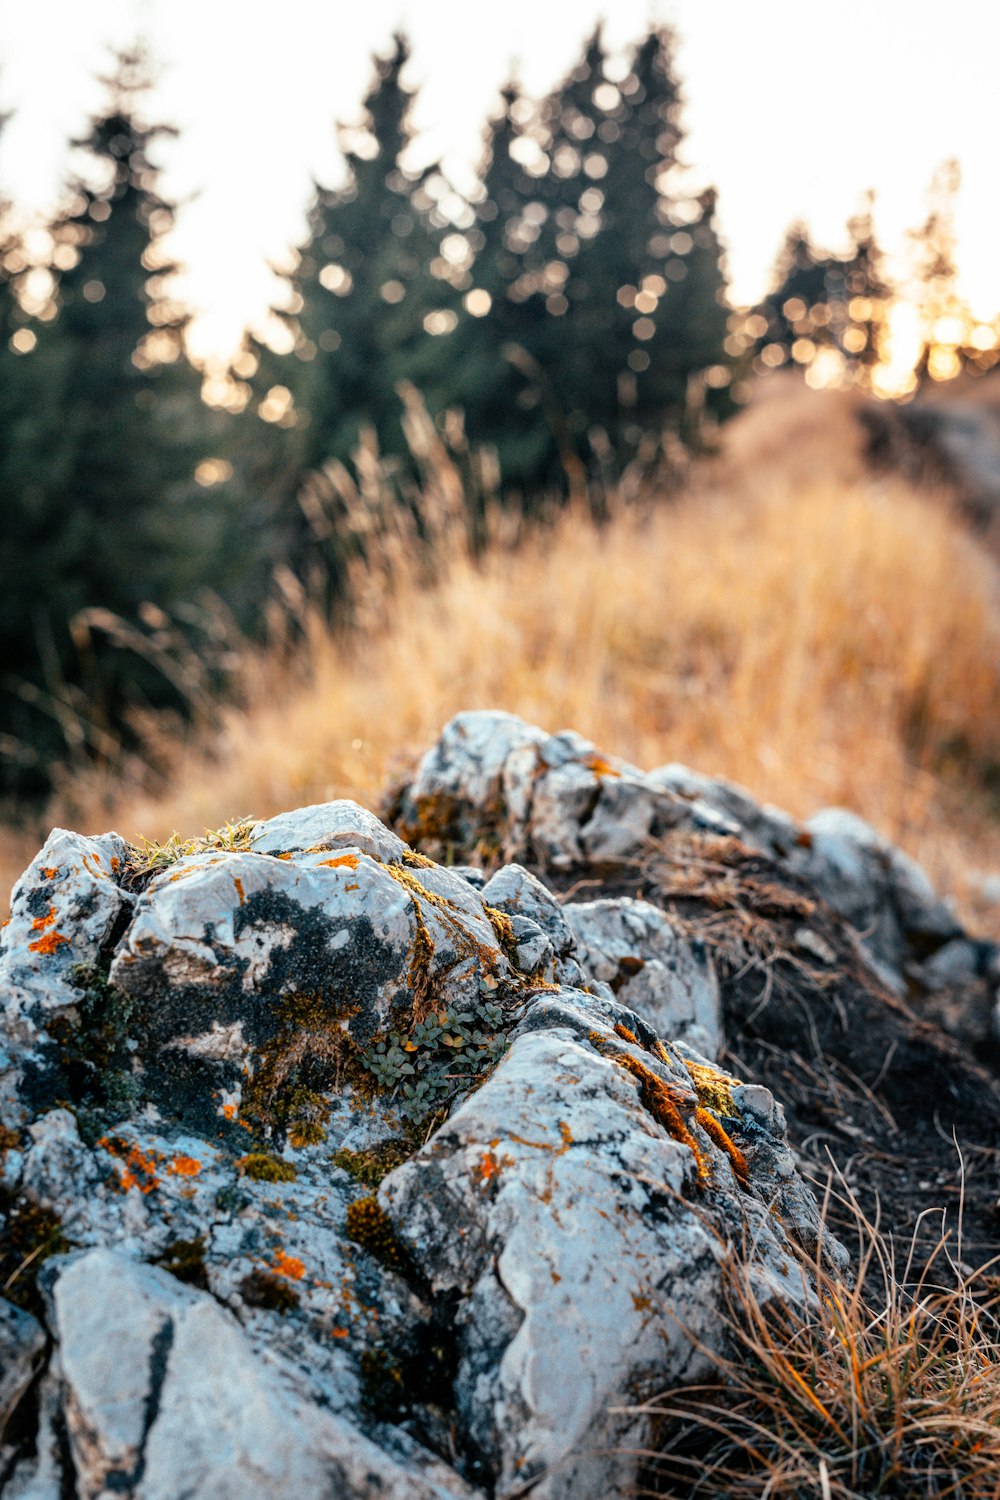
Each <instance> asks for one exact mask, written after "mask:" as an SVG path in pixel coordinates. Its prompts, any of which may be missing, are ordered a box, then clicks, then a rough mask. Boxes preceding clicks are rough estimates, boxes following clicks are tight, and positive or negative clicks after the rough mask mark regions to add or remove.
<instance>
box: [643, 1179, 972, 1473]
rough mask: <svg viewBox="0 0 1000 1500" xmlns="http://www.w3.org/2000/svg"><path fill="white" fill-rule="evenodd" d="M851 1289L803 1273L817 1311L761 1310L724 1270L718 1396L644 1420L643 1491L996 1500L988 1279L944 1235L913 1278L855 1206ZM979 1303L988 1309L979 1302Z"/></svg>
mask: <svg viewBox="0 0 1000 1500" xmlns="http://www.w3.org/2000/svg"><path fill="white" fill-rule="evenodd" d="M853 1213H854V1218H855V1223H856V1226H857V1231H858V1241H859V1244H858V1256H857V1260H856V1263H855V1264H856V1273H857V1274H856V1279H855V1280H854V1281H853V1282H852V1283H850V1284H847V1283H845V1282H843V1281H841V1280H840V1279H838V1278H837V1277H836V1276H835V1275H833V1274H831V1272H830V1271H829V1270H828V1269H827V1268H826V1267H825V1266H824V1264H823V1260H822V1256H821V1255H820V1256H817V1257H816V1258H815V1259H813V1260H812V1261H811V1262H810V1264H809V1266H808V1268H807V1270H808V1279H809V1281H810V1282H811V1283H812V1284H813V1285H815V1288H816V1298H815V1300H814V1301H812V1302H808V1301H807V1302H805V1303H804V1304H802V1305H799V1306H794V1305H788V1304H786V1303H783V1302H781V1301H775V1300H771V1301H766V1300H764V1299H762V1298H761V1297H760V1295H759V1290H758V1288H757V1286H755V1284H754V1282H753V1279H752V1277H751V1274H750V1272H749V1271H748V1269H747V1266H746V1263H745V1262H743V1261H737V1260H735V1259H733V1260H730V1261H729V1262H727V1264H726V1266H725V1276H726V1287H727V1292H728V1303H729V1307H728V1314H727V1316H726V1318H725V1320H724V1321H725V1327H726V1331H727V1334H728V1349H727V1352H725V1353H723V1354H721V1355H714V1356H712V1363H713V1365H714V1367H715V1374H716V1381H714V1382H713V1383H712V1384H710V1385H705V1386H701V1387H698V1388H690V1387H689V1388H687V1389H682V1390H677V1391H673V1392H669V1393H667V1394H666V1395H665V1396H663V1397H661V1398H659V1399H657V1400H655V1401H653V1402H650V1403H648V1404H647V1406H646V1407H644V1408H643V1410H645V1411H646V1412H652V1413H653V1414H654V1415H655V1417H656V1418H657V1419H658V1420H659V1422H660V1423H661V1424H664V1426H665V1433H664V1443H663V1448H664V1451H663V1453H662V1455H659V1456H656V1457H654V1458H652V1461H651V1464H650V1472H649V1484H650V1486H651V1488H650V1489H649V1490H643V1493H648V1494H658V1495H683V1496H684V1497H685V1500H764V1497H768V1500H770V1497H773V1500H792V1497H794V1500H806V1497H810V1500H811V1497H813V1496H817V1497H822V1500H867V1497H868V1496H871V1495H883V1496H887V1497H890V1496H891V1497H896V1500H910V1497H913V1496H922V1497H927V1500H932V1497H945V1496H950V1497H952V1500H996V1497H997V1496H998V1495H1000V1325H998V1322H997V1317H996V1312H995V1302H996V1298H995V1291H996V1278H995V1276H994V1275H992V1274H991V1271H992V1268H991V1267H990V1266H986V1267H983V1268H982V1269H980V1270H978V1271H975V1272H970V1271H969V1269H968V1268H967V1267H964V1266H963V1265H962V1264H961V1242H960V1236H959V1241H958V1243H957V1244H953V1243H951V1242H950V1240H949V1237H948V1236H947V1235H944V1234H942V1237H941V1239H940V1240H939V1241H938V1245H937V1250H936V1253H935V1255H934V1257H933V1258H932V1261H931V1263H930V1264H929V1265H928V1266H927V1268H926V1269H925V1270H924V1271H923V1272H922V1273H921V1275H920V1276H919V1277H918V1278H916V1279H913V1278H911V1267H910V1264H909V1262H908V1261H907V1262H906V1263H904V1264H902V1265H900V1264H898V1258H897V1256H896V1255H895V1253H894V1247H893V1246H892V1244H891V1243H890V1242H889V1241H887V1240H886V1238H885V1237H884V1236H883V1235H882V1234H881V1233H880V1232H879V1229H878V1227H877V1226H876V1225H873V1224H871V1223H869V1222H868V1221H867V1220H866V1219H865V1218H864V1215H863V1214H862V1213H861V1211H860V1209H858V1208H857V1205H856V1204H854V1205H853ZM991 1294H992V1295H991Z"/></svg>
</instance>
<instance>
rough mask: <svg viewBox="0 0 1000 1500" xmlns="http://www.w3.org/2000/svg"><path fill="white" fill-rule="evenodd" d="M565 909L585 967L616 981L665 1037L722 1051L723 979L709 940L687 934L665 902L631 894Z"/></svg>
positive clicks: (618, 990)
mask: <svg viewBox="0 0 1000 1500" xmlns="http://www.w3.org/2000/svg"><path fill="white" fill-rule="evenodd" d="M563 912H564V913H565V915H566V918H567V920H568V922H569V924H570V926H571V927H572V929H573V932H574V933H575V935H576V953H577V957H578V958H579V960H580V963H581V964H582V965H583V968H584V970H585V971H586V973H588V974H591V975H593V977H594V978H595V979H600V980H604V981H605V983H607V984H609V985H610V986H611V988H612V990H613V991H614V992H615V994H616V995H617V996H618V998H619V1000H621V1001H622V1002H623V1004H625V1005H628V1006H630V1007H631V1009H632V1010H634V1011H636V1012H637V1013H638V1014H639V1015H641V1016H642V1018H643V1019H644V1020H645V1021H647V1022H648V1024H649V1025H650V1026H652V1027H653V1029H654V1031H655V1032H656V1033H657V1035H658V1036H668V1037H670V1038H672V1040H674V1041H683V1042H688V1043H690V1045H691V1046H692V1047H694V1048H695V1049H696V1051H698V1052H703V1053H704V1054H705V1055H706V1056H708V1057H716V1056H717V1055H718V1052H719V1047H720V1044H721V1042H722V1011H721V1005H720V1000H719V983H718V980H717V979H716V976H715V970H714V968H713V967H712V964H711V961H710V959H709V956H708V953H707V951H706V949H705V946H704V944H703V943H701V942H698V941H695V940H692V939H691V938H689V937H687V936H685V935H684V934H683V933H682V932H681V931H680V929H679V928H678V926H677V924H676V923H675V922H672V921H671V920H670V918H669V917H668V916H667V915H666V913H665V912H663V911H661V910H660V908H659V907H658V906H652V905H651V904H650V903H649V902H648V901H637V900H635V899H634V898H632V897H629V896H619V897H615V898H612V899H609V900H603V901H581V902H571V903H569V904H567V905H566V906H564V907H563Z"/></svg>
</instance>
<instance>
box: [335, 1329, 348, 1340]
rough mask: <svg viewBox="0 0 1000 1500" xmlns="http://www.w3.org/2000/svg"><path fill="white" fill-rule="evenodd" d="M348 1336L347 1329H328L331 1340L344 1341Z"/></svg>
mask: <svg viewBox="0 0 1000 1500" xmlns="http://www.w3.org/2000/svg"><path fill="white" fill-rule="evenodd" d="M349 1336H350V1330H349V1329H347V1328H331V1329H330V1337H331V1338H332V1339H346V1338H348V1337H349Z"/></svg>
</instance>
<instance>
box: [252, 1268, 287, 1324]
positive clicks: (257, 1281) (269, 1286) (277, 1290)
mask: <svg viewBox="0 0 1000 1500" xmlns="http://www.w3.org/2000/svg"><path fill="white" fill-rule="evenodd" d="M240 1296H241V1297H242V1298H243V1301H244V1302H245V1303H246V1304H247V1306H248V1307H266V1308H267V1309H268V1310H269V1311H270V1312H279V1313H289V1312H294V1310H295V1309H296V1308H297V1307H298V1306H299V1294H298V1292H297V1291H296V1290H295V1288H294V1287H293V1286H291V1285H290V1284H289V1281H288V1278H287V1277H285V1276H276V1275H275V1274H274V1272H273V1271H263V1270H256V1271H251V1272H250V1274H249V1276H244V1278H243V1280H242V1281H241V1282H240Z"/></svg>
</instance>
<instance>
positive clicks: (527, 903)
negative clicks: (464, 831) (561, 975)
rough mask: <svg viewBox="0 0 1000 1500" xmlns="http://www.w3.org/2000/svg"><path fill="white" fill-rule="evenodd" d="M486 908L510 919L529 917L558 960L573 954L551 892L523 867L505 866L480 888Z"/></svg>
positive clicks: (568, 933) (572, 941) (571, 939)
mask: <svg viewBox="0 0 1000 1500" xmlns="http://www.w3.org/2000/svg"><path fill="white" fill-rule="evenodd" d="M483 900H484V901H485V902H486V904H487V906H492V907H495V909H496V910H497V911H502V912H506V914H507V915H508V916H510V917H530V918H531V920H532V921H533V922H537V923H538V926H539V927H541V929H542V930H543V932H545V933H547V934H548V937H549V940H550V941H551V943H552V947H553V949H554V951H555V953H556V955H557V957H559V958H566V957H567V956H568V955H569V954H570V953H572V952H574V950H575V947H576V938H575V937H574V935H573V929H572V927H571V926H570V925H569V923H568V922H567V920H566V917H565V915H564V914H563V909H562V907H561V906H560V905H559V902H558V901H557V900H556V898H555V897H554V896H553V894H552V892H551V891H550V890H549V889H548V888H547V887H546V886H544V885H543V884H542V882H541V881H540V880H539V879H538V877H537V876H535V875H532V874H531V873H530V872H529V871H528V870H526V869H525V868H524V866H523V865H504V866H503V868H502V869H500V870H498V871H497V872H496V874H495V875H492V876H491V877H490V879H489V880H488V881H487V882H486V884H485V885H484V886H483Z"/></svg>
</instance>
